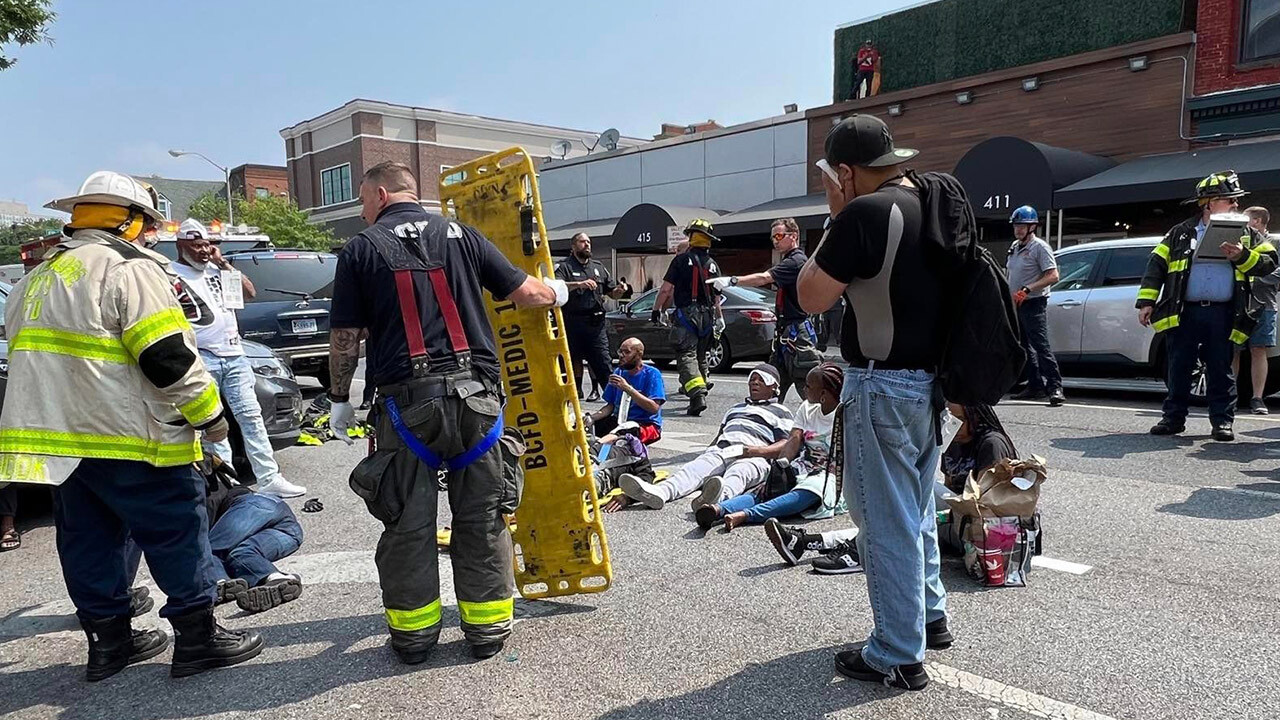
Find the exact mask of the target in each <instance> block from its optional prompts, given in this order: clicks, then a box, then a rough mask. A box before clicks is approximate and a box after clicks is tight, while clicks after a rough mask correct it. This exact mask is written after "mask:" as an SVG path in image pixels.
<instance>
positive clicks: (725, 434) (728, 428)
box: [618, 363, 795, 511]
mask: <svg viewBox="0 0 1280 720" xmlns="http://www.w3.org/2000/svg"><path fill="white" fill-rule="evenodd" d="M779 385H780V381H779V378H778V370H777V368H775V367H773V366H772V365H770V364H768V363H760V364H759V365H757V366H756V367H755V369H753V370H752V371H751V374H750V375H749V376H748V377H747V390H748V396H747V399H746V400H744V401H742V402H740V403H738V404H736V405H734V406H733V407H731V408H729V411H728V412H726V413H725V415H724V420H723V421H722V422H721V423H720V431H719V432H718V433H716V437H715V439H714V440H712V441H711V446H710V447H708V448H707V450H706V452H704V453H702V454H701V455H699V456H698V457H697V458H695V459H694V460H691V461H690V462H688V463H686V464H685V466H684V467H682V468H680V470H679V471H677V472H676V473H675V474H674V475H672V476H671V477H670V478H669V479H667V480H666V481H665V482H660V483H650V482H645V481H643V480H641V479H640V478H638V477H636V476H634V475H630V474H624V475H622V476H621V477H619V478H618V486H619V487H620V488H622V492H623V493H624V494H625V495H626V496H627V497H629V498H631V499H632V500H638V501H640V502H641V503H644V504H645V505H646V506H648V507H649V508H651V509H653V510H660V509H662V506H663V505H665V504H667V503H669V502H671V501H672V500H678V499H680V498H682V497H685V496H686V495H689V494H691V493H693V492H695V491H697V490H698V489H701V490H702V493H701V494H699V495H698V496H697V497H696V498H694V500H693V509H694V511H697V509H698V508H700V507H702V506H703V505H710V504H712V503H717V502H720V501H721V500H725V499H727V498H730V497H734V496H737V495H741V494H742V493H744V492H746V491H747V490H750V489H752V488H754V487H755V486H757V485H759V484H760V483H762V482H764V479H765V478H766V477H767V476H768V475H769V461H768V459H767V458H769V457H776V456H777V453H778V450H779V448H778V447H777V445H776V443H778V442H779V441H781V440H785V439H786V438H787V435H789V434H790V433H791V429H792V428H793V427H794V426H795V418H794V417H793V416H792V414H791V411H790V410H788V409H787V408H786V407H785V406H783V405H782V404H781V403H779V402H778V399H777V398H778V387H779Z"/></svg>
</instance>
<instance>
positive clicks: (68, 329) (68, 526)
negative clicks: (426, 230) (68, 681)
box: [0, 171, 262, 681]
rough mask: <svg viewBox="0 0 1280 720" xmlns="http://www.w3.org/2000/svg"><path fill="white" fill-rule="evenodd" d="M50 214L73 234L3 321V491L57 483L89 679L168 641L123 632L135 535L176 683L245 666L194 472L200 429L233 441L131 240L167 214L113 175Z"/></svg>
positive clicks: (179, 314)
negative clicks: (167, 627)
mask: <svg viewBox="0 0 1280 720" xmlns="http://www.w3.org/2000/svg"><path fill="white" fill-rule="evenodd" d="M47 207H50V208H53V209H55V210H62V211H64V212H70V213H71V222H70V223H69V224H68V225H67V226H66V228H65V230H64V231H65V232H66V233H68V234H69V235H70V236H71V237H70V238H69V239H68V240H66V241H64V242H62V243H61V244H60V245H58V246H57V247H56V248H54V249H53V251H52V256H51V257H49V258H47V259H46V260H45V262H44V263H42V264H41V265H40V266H39V267H37V268H35V269H34V270H33V271H32V272H31V274H29V275H27V276H26V277H25V278H23V279H22V280H21V281H20V282H19V283H18V284H17V286H16V287H15V288H14V289H13V293H12V295H11V296H10V298H9V304H8V307H7V308H6V311H5V327H6V329H7V331H8V334H9V352H10V357H9V382H10V384H11V386H12V387H20V388H26V389H27V392H21V393H13V392H11V393H10V394H9V397H8V399H7V400H6V401H5V404H4V414H3V416H2V417H0V482H28V483H40V484H45V485H54V486H57V491H56V492H55V496H54V514H53V515H54V524H56V525H57V528H58V556H59V559H60V560H61V561H62V574H63V577H64V578H65V579H66V583H67V593H68V594H69V595H70V596H71V601H72V602H73V603H74V604H75V606H76V616H77V617H78V618H79V620H80V625H81V626H82V627H83V628H84V631H85V634H86V635H87V636H88V638H89V662H88V668H87V672H86V675H87V677H88V679H89V680H90V681H94V680H102V679H103V678H106V677H109V676H111V675H114V674H115V673H117V672H119V671H120V670H122V669H123V668H124V667H125V666H126V665H128V664H130V663H134V662H140V661H142V660H146V659H148V658H151V657H155V656H156V655H159V654H160V653H162V652H164V650H165V648H166V647H168V645H169V638H168V636H166V635H165V634H164V632H162V631H159V630H149V631H138V630H133V629H132V627H131V624H130V615H131V614H132V612H131V607H130V597H129V592H128V590H129V583H128V570H127V569H126V551H125V541H126V538H128V537H130V536H132V538H133V540H134V542H136V543H137V544H138V546H139V547H141V548H142V552H143V554H144V555H146V558H147V566H148V567H149V568H150V569H151V576H152V577H153V578H155V581H156V584H158V585H159V586H160V589H161V591H163V592H164V594H165V596H166V597H167V598H168V600H167V602H166V603H165V606H164V607H163V608H162V609H161V610H160V616H161V617H165V618H168V619H169V621H170V622H171V623H172V624H173V627H174V630H176V631H177V634H178V636H177V640H176V644H175V648H174V651H173V668H172V672H173V675H174V676H175V677H180V676H183V675H192V674H195V673H198V672H201V671H203V670H207V669H209V668H214V667H221V666H225V665H233V664H235V663H238V662H243V661H245V660H248V659H250V658H252V657H254V656H256V655H257V654H258V653H259V652H261V651H262V639H261V638H259V637H258V634H257V633H254V632H234V633H232V632H227V631H225V630H223V629H222V628H220V627H219V626H218V625H217V623H215V622H214V617H213V587H214V585H213V582H212V581H211V579H210V576H209V574H208V573H209V567H208V563H209V557H210V554H209V538H208V520H207V518H206V517H205V507H204V486H203V483H202V482H201V483H197V480H196V477H195V474H194V472H193V470H192V467H191V463H192V462H194V461H196V460H199V459H200V457H201V455H200V445H199V440H198V438H197V433H196V431H197V430H201V431H203V432H204V439H205V440H208V441H210V442H219V441H221V440H223V439H224V438H226V436H227V421H226V420H225V419H224V418H223V412H222V400H221V398H220V397H219V396H218V387H217V385H216V384H214V381H213V378H212V377H210V376H209V373H208V372H206V371H205V369H204V365H203V364H201V362H200V359H199V357H198V356H197V354H196V340H195V336H194V334H193V333H192V331H191V325H190V324H189V323H188V321H187V318H186V315H185V313H184V308H183V306H182V304H181V303H179V300H178V295H177V292H176V290H175V287H176V285H177V282H178V279H177V277H176V276H175V275H173V274H172V272H171V271H170V270H169V261H168V260H167V259H166V258H165V257H164V256H162V255H159V254H156V253H154V252H151V251H150V250H146V249H144V248H142V247H141V246H139V245H138V244H137V243H139V242H141V240H140V238H141V236H142V229H143V227H144V226H145V225H147V224H149V223H151V222H159V221H161V220H163V219H164V216H163V215H161V214H160V212H159V211H158V210H156V208H155V205H154V204H153V201H152V198H151V196H150V194H148V192H147V190H146V188H145V187H143V186H142V185H141V184H139V183H138V182H137V181H136V180H134V179H133V178H131V177H128V176H127V175H121V174H119V173H114V172H108V171H99V172H96V173H94V174H92V175H90V176H89V178H88V179H87V180H85V182H84V184H83V185H81V186H80V192H79V193H77V194H76V195H75V196H72V197H69V198H64V199H62V200H56V201H54V202H51V203H49V205H48V206H47ZM192 310H193V314H194V308H193V309H192ZM35 388H38V390H35Z"/></svg>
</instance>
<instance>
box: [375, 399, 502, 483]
mask: <svg viewBox="0 0 1280 720" xmlns="http://www.w3.org/2000/svg"><path fill="white" fill-rule="evenodd" d="M384 402H385V404H386V406H387V417H388V418H389V419H390V420H391V427H393V428H395V429H396V434H397V435H399V436H400V440H401V442H403V443H404V446H405V447H407V448H409V452H412V453H413V454H414V455H417V456H418V459H419V460H421V461H422V462H424V463H426V465H427V467H429V468H431V469H432V470H439V469H440V468H441V466H443V467H446V468H448V469H450V470H461V469H462V468H464V467H466V466H468V465H470V464H471V463H473V462H475V461H477V460H479V459H480V458H481V457H483V456H484V454H485V453H487V452H489V449H490V448H492V447H493V446H494V444H496V443H497V442H498V439H499V438H501V437H502V430H503V423H502V413H501V412H499V413H498V418H497V419H496V420H494V421H493V427H491V428H489V432H488V433H486V434H485V436H484V437H482V438H480V442H478V443H476V444H475V445H474V446H472V448H471V449H470V450H467V451H466V452H464V453H462V454H461V455H455V456H454V457H451V458H449V459H447V460H441V459H440V456H439V455H436V454H435V453H434V452H432V451H431V448H429V447H427V446H426V445H423V444H422V441H421V440H419V439H418V437H417V436H416V435H414V434H413V433H412V432H411V431H410V430H409V427H408V426H407V425H405V424H404V420H403V419H401V417H400V408H399V407H397V406H396V401H395V398H392V397H387V398H385V399H384Z"/></svg>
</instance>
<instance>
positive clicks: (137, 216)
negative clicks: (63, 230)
mask: <svg viewBox="0 0 1280 720" xmlns="http://www.w3.org/2000/svg"><path fill="white" fill-rule="evenodd" d="M143 220H144V216H143V215H142V213H138V212H133V211H131V210H130V209H129V208H127V207H120V206H119V205H105V204H102V203H79V204H77V205H76V206H75V207H74V208H72V209H71V222H70V223H68V225H67V226H68V227H70V228H71V229H72V230H90V229H92V230H107V231H109V232H113V233H116V234H118V235H119V236H120V237H122V238H124V239H125V240H134V239H136V238H137V237H138V234H139V233H141V232H142V223H143Z"/></svg>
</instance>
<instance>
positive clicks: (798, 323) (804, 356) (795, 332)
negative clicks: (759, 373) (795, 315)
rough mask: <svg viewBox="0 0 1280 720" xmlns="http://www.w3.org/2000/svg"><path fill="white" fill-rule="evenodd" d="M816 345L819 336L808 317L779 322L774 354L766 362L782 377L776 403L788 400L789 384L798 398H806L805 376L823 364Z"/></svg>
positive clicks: (775, 333) (774, 341) (774, 339)
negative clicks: (794, 387)
mask: <svg viewBox="0 0 1280 720" xmlns="http://www.w3.org/2000/svg"><path fill="white" fill-rule="evenodd" d="M817 344H818V335H817V333H815V332H814V330H813V323H811V322H809V320H807V319H806V320H792V321H790V322H787V323H785V324H784V323H779V324H778V327H777V330H776V331H775V332H774V336H773V354H772V355H770V357H769V364H770V365H772V366H773V367H774V368H775V369H777V371H778V377H779V378H781V382H780V385H781V387H780V388H779V389H778V402H782V401H784V400H786V399H787V391H788V390H790V389H791V386H792V385H795V386H796V392H797V393H799V395H800V399H801V400H804V399H805V378H806V377H808V375H809V371H810V370H812V369H813V368H816V367H818V365H820V364H822V355H821V354H820V353H819V352H818V348H817Z"/></svg>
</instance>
